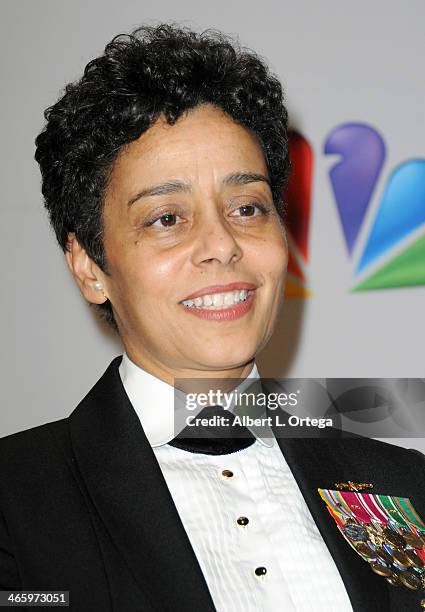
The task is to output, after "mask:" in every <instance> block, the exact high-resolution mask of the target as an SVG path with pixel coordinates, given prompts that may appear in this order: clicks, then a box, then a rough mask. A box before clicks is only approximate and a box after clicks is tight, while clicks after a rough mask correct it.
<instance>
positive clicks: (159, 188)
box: [128, 172, 271, 207]
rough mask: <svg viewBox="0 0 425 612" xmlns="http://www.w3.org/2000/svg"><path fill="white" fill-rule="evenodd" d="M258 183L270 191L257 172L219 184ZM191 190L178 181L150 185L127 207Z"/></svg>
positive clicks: (235, 174)
mask: <svg viewBox="0 0 425 612" xmlns="http://www.w3.org/2000/svg"><path fill="white" fill-rule="evenodd" d="M258 182H263V183H266V184H267V185H268V186H269V187H270V189H271V184H270V179H269V178H267V176H265V175H264V174H258V173H257V172H232V173H231V174H228V175H227V176H225V177H224V178H223V179H222V181H221V184H222V185H224V186H231V185H248V184H249V183H258ZM191 190H192V188H191V185H190V184H189V183H185V182H184V181H180V180H172V181H166V182H164V183H158V184H157V185H151V186H150V187H146V188H145V189H142V190H141V191H139V193H137V194H136V195H135V196H133V197H132V198H131V199H130V200H129V201H128V206H129V207H130V206H132V205H133V204H134V203H135V202H137V200H141V199H142V198H147V197H150V196H160V195H168V194H171V193H190V191H191Z"/></svg>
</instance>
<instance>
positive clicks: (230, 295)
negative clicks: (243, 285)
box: [224, 291, 234, 306]
mask: <svg viewBox="0 0 425 612" xmlns="http://www.w3.org/2000/svg"><path fill="white" fill-rule="evenodd" d="M233 304H234V300H233V293H232V292H231V291H229V293H226V295H225V296H224V305H225V306H233Z"/></svg>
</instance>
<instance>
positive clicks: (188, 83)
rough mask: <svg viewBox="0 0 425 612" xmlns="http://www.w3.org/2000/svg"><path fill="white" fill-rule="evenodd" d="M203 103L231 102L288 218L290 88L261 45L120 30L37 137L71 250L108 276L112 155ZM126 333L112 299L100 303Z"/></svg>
mask: <svg viewBox="0 0 425 612" xmlns="http://www.w3.org/2000/svg"><path fill="white" fill-rule="evenodd" d="M202 103H211V104H214V105H215V106H217V107H220V108H221V109H223V110H224V111H225V112H226V113H227V114H228V115H230V116H231V117H232V118H233V119H234V120H235V121H237V122H238V123H240V124H242V125H244V126H245V127H247V128H249V129H251V130H252V131H253V132H254V133H255V134H256V135H257V137H258V138H259V141H260V143H261V145H262V148H263V152H264V156H265V160H266V163H267V168H268V171H269V175H270V181H271V186H272V194H273V200H274V203H275V206H276V209H277V211H278V213H279V214H280V216H281V218H282V219H283V216H284V212H285V211H284V205H283V202H282V190H283V187H284V185H285V183H286V179H287V177H288V175H289V171H290V161H289V156H288V127H287V110H286V108H285V105H284V96H283V91H282V85H281V83H280V82H279V79H278V78H277V77H276V76H275V75H273V74H272V73H271V72H270V70H269V68H268V67H267V65H266V63H265V62H264V60H263V59H262V58H260V57H259V56H258V55H257V54H256V53H255V52H253V51H252V50H250V49H247V48H245V47H241V46H240V44H239V42H238V41H237V40H235V39H233V38H231V37H229V36H227V35H225V34H224V33H223V32H220V31H217V30H215V29H208V30H204V31H203V32H201V33H196V32H194V31H193V30H191V29H189V28H188V27H185V26H181V25H178V24H176V23H166V24H160V25H156V26H153V25H144V26H142V27H139V28H137V29H136V30H134V31H133V32H131V33H130V34H120V35H118V36H116V37H114V38H113V39H112V41H111V42H110V43H108V44H107V45H106V47H105V50H104V53H103V55H101V56H100V57H97V58H95V59H93V60H92V61H91V62H89V63H88V64H87V66H86V68H85V70H84V74H83V76H82V77H81V79H80V80H78V81H76V82H75V83H70V84H68V85H67V86H66V87H65V90H64V94H63V96H62V97H61V98H60V99H59V100H58V101H57V102H56V104H54V105H53V106H50V107H49V108H47V109H46V111H45V113H44V117H45V119H46V124H45V126H44V129H43V131H42V132H41V133H40V134H39V135H38V136H37V138H36V141H35V142H36V153H35V159H36V161H37V162H38V163H39V165H40V170H41V175H42V192H43V196H44V201H45V207H46V208H47V211H48V213H49V219H50V223H51V225H52V227H53V229H54V231H55V234H56V238H57V240H58V242H59V245H60V246H61V248H62V250H63V251H64V252H65V251H66V249H67V248H68V247H67V243H68V233H69V232H75V235H76V238H77V240H78V242H79V243H80V244H81V246H82V247H83V248H84V249H85V250H86V252H87V254H88V255H89V257H90V258H91V259H92V260H93V261H94V262H95V263H96V264H97V265H98V266H99V267H100V268H101V270H102V271H103V272H104V273H105V274H108V273H109V271H108V263H107V260H106V256H105V250H104V244H103V223H102V211H103V204H104V195H105V190H106V188H107V185H108V179H109V177H110V174H111V171H112V167H113V162H114V160H115V159H116V157H117V155H118V154H119V152H120V150H121V149H122V147H123V146H124V145H126V144H128V143H130V142H132V141H134V140H136V139H137V138H138V137H139V136H140V135H141V134H142V133H143V132H145V131H146V130H148V129H149V127H150V126H151V125H152V123H153V122H154V121H155V120H156V119H157V118H158V116H160V115H161V114H163V115H164V116H165V118H166V120H167V122H168V123H169V124H174V123H175V122H176V121H177V119H178V118H179V117H180V115H182V113H183V112H184V111H186V110H189V109H191V108H194V107H196V106H198V105H199V104H202ZM96 308H97V309H98V310H99V312H100V313H101V315H102V316H103V318H104V319H106V321H107V322H108V323H109V324H110V325H111V326H112V327H113V328H114V329H115V331H118V329H117V325H116V322H115V319H114V315H113V311H112V307H111V304H110V302H109V300H108V301H107V302H105V303H104V304H100V305H96Z"/></svg>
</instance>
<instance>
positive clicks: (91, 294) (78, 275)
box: [65, 232, 108, 304]
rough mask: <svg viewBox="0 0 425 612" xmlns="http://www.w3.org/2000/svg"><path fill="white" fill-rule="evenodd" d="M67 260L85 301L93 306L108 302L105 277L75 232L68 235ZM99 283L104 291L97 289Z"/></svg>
mask: <svg viewBox="0 0 425 612" xmlns="http://www.w3.org/2000/svg"><path fill="white" fill-rule="evenodd" d="M65 258H66V263H67V264H68V267H69V269H70V270H71V274H72V276H73V277H74V280H75V282H76V283H77V285H78V286H79V288H80V291H81V293H82V294H83V296H84V297H85V299H86V300H87V301H88V302H91V303H92V304H103V303H104V302H106V300H107V299H108V296H107V294H106V286H105V278H104V275H103V273H102V271H101V270H100V269H99V267H98V266H96V264H95V263H94V262H93V260H92V259H90V257H89V256H88V255H87V253H86V251H85V249H84V248H83V247H82V246H81V245H80V243H79V242H78V240H77V238H76V237H75V234H74V232H70V233H69V234H68V242H67V245H66V252H65ZM98 281H100V282H101V283H102V285H103V289H99V288H97V287H96V285H95V283H96V282H98Z"/></svg>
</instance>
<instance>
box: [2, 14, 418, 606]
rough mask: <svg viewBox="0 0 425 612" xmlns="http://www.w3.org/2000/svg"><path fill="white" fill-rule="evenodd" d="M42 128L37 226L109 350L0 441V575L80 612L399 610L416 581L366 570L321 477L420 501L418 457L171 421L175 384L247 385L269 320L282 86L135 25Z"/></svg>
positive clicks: (185, 36)
mask: <svg viewBox="0 0 425 612" xmlns="http://www.w3.org/2000/svg"><path fill="white" fill-rule="evenodd" d="M46 120H47V123H46V126H45V128H44V130H43V132H42V133H41V134H40V135H39V136H38V138H37V142H36V144H37V151H36V159H37V161H38V163H39V164H40V169H41V173H42V177H43V195H44V197H45V204H46V207H47V210H48V212H49V215H50V220H51V223H52V226H53V228H54V230H55V232H56V236H57V239H58V242H59V244H60V246H61V247H62V249H63V250H64V252H65V256H66V261H67V264H68V266H69V269H70V271H71V273H72V275H73V277H74V279H75V282H76V283H77V284H78V286H79V288H80V290H81V293H82V295H83V296H84V298H85V299H86V300H87V302H89V303H90V304H94V305H96V307H97V309H98V310H99V312H100V313H101V314H102V316H104V317H105V318H106V320H107V321H108V322H109V324H110V325H112V326H113V328H114V329H115V330H116V331H117V332H118V333H119V335H120V338H121V340H122V342H123V345H124V354H123V356H122V357H121V356H119V357H117V358H115V359H114V360H113V361H112V363H111V364H110V365H109V367H108V368H107V370H106V372H105V373H104V375H103V376H102V377H101V379H100V380H99V381H98V382H97V383H96V384H95V386H94V387H93V388H92V389H91V390H90V392H89V393H88V394H87V396H86V397H85V398H84V399H83V400H82V402H81V403H80V404H79V406H77V408H76V409H75V410H74V411H73V412H72V413H71V414H70V416H69V417H68V418H66V419H61V420H58V421H55V422H52V423H48V424H45V425H42V426H39V427H36V428H32V429H30V430H27V431H24V432H20V433H18V434H14V435H12V436H8V437H6V438H3V439H2V440H1V444H0V459H1V461H0V511H1V514H0V519H1V520H0V586H1V588H2V589H3V590H39V591H40V590H50V591H52V590H55V591H59V590H64V591H69V601H70V607H71V609H73V610H77V611H79V612H80V611H84V610H87V611H88V610H90V611H93V610H96V611H97V610H99V611H102V612H104V611H106V610H117V611H120V612H121V611H122V612H127V611H130V610H131V611H133V610H143V611H145V610H146V611H149V610H161V611H165V610H170V611H171V610H173V611H180V610H181V611H183V610H185V611H187V610H196V611H202V612H204V611H207V610H208V611H209V610H211V611H212V610H219V611H230V610H232V611H233V610H238V611H239V610H240V611H242V610H243V611H246V610H255V611H256V610H267V611H276V610H285V611H286V610H312V609H314V610H325V609H326V610H335V611H337V610H338V612H341V611H343V610H352V609H354V610H362V611H365V610H390V609H394V610H395V609H410V608H409V606H413V607H412V609H414V607H415V606H416V605H418V601H419V600H418V597H419V595H418V594H417V592H414V593H413V592H412V593H410V592H409V591H408V590H407V589H405V590H404V591H403V592H401V591H397V590H396V589H394V588H393V587H390V585H389V584H388V583H387V582H386V581H385V579H384V578H382V577H381V576H377V575H375V574H373V573H372V572H371V571H370V569H369V568H368V567H367V563H365V561H364V560H363V559H361V558H360V557H359V556H358V555H357V554H356V553H354V552H353V551H352V549H351V548H350V547H349V546H348V545H347V543H346V542H344V540H343V538H342V537H341V535H340V534H339V533H338V531H337V529H336V527H335V525H334V524H333V522H332V521H331V519H330V517H329V514H328V513H327V511H326V507H325V506H324V504H323V502H322V500H321V499H320V497H319V495H318V493H317V488H318V487H325V488H326V487H332V486H334V483H335V482H336V481H343V480H347V481H348V479H349V478H352V479H355V480H358V481H362V480H367V481H369V480H370V481H371V482H375V484H376V486H378V487H383V488H385V489H390V492H391V493H392V494H399V495H402V494H403V495H406V496H411V497H412V496H413V497H414V498H415V504H416V506H418V507H419V511H421V509H422V513H424V512H425V498H424V496H423V493H421V494H418V489H419V490H420V488H419V487H418V479H422V480H421V481H422V484H423V475H420V476H418V474H419V472H420V469H421V467H422V463H421V459H420V457H419V456H417V455H416V454H414V453H412V452H410V451H406V450H404V449H397V448H395V447H391V446H389V445H384V444H379V443H377V442H373V441H369V440H345V441H341V440H339V439H335V440H329V439H325V440H314V439H298V440H290V439H289V440H283V439H282V440H281V439H275V437H274V435H273V433H271V434H270V433H269V434H268V435H266V436H265V435H260V434H258V433H257V434H255V433H253V432H252V431H250V432H248V431H246V430H243V431H242V434H243V435H242V437H240V436H239V439H236V438H237V436H236V435H235V439H233V438H230V442H227V443H223V441H221V442H220V443H219V444H216V443H212V442H211V441H210V442H209V445H208V444H207V445H206V446H205V445H202V443H199V442H194V443H193V444H190V442H189V438H188V437H185V436H183V438H182V437H181V436H179V435H177V434H181V433H182V432H181V431H176V429H175V426H174V419H173V399H174V388H173V387H174V384H175V381H176V380H177V379H194V380H196V379H203V378H207V379H208V378H216V379H221V380H224V381H226V380H227V379H235V378H239V379H242V383H241V385H240V386H238V389H239V388H244V384H246V383H247V382H249V381H250V379H252V378H255V377H256V376H258V371H257V368H256V365H255V356H256V354H257V353H258V352H259V351H260V350H261V349H262V348H263V347H264V346H265V345H266V344H267V342H268V340H269V339H270V337H271V335H272V333H273V329H274V326H275V323H276V320H277V317H278V315H279V312H280V307H281V303H282V295H283V283H284V278H285V271H286V264H287V258H288V251H287V244H286V238H285V229H284V223H283V218H284V210H283V204H282V200H281V194H282V189H283V186H284V184H285V179H286V178H287V176H288V172H289V166H290V163H289V159H288V142H287V113H286V109H285V106H284V103H283V95H282V89H281V85H280V83H279V81H278V80H277V79H276V78H275V77H274V76H273V75H272V74H271V73H270V72H269V70H268V68H267V67H266V65H265V64H264V62H263V61H262V60H261V59H260V58H259V57H258V56H256V55H255V54H254V53H253V52H251V51H247V50H244V49H240V48H239V47H238V45H237V44H236V43H234V42H232V41H231V40H230V39H228V38H226V37H225V36H224V35H222V34H220V33H218V32H212V31H207V32H205V33H203V34H201V35H199V34H196V33H194V32H191V31H190V30H188V29H184V28H180V27H178V26H176V25H162V26H158V27H142V28H140V29H138V30H137V31H135V32H133V33H132V35H130V36H121V37H118V38H116V39H114V40H113V41H112V42H111V43H110V44H109V45H107V47H106V49H105V52H104V54H103V55H102V56H100V57H98V58H96V59H94V60H93V61H92V62H90V63H89V64H88V65H87V67H86V69H85V72H84V75H83V77H82V78H81V79H80V80H79V81H78V82H76V83H74V84H71V85H68V86H67V88H66V90H65V93H64V95H63V96H62V98H61V99H60V100H59V101H58V102H57V103H56V104H54V105H53V106H52V107H51V108H49V109H48V110H47V111H46ZM206 410H207V411H208V410H212V408H211V407H210V408H207V409H206ZM215 442H217V440H216V441H215ZM400 466H402V467H400ZM422 491H423V487H422Z"/></svg>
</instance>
